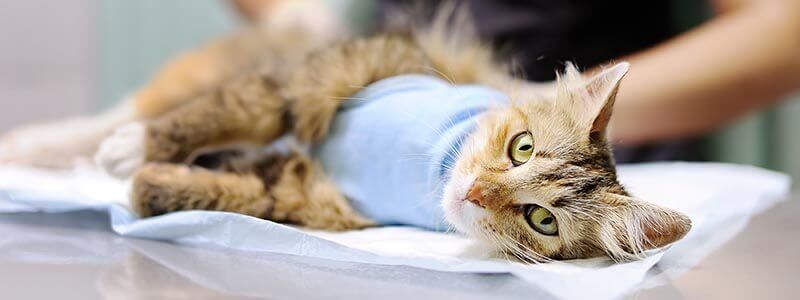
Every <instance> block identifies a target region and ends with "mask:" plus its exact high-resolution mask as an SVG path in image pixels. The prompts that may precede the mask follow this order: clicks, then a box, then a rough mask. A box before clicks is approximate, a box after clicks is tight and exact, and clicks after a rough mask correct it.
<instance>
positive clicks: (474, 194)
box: [465, 182, 486, 207]
mask: <svg viewBox="0 0 800 300" xmlns="http://www.w3.org/2000/svg"><path fill="white" fill-rule="evenodd" d="M481 186H482V185H481V184H480V182H475V183H473V184H472V187H471V188H470V189H469V192H467V196H466V198H465V199H466V200H467V201H469V202H472V203H473V204H475V205H477V206H480V207H486V206H485V205H484V204H485V203H486V199H485V198H483V192H482V191H481Z"/></svg>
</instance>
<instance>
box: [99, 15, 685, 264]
mask: <svg viewBox="0 0 800 300" xmlns="http://www.w3.org/2000/svg"><path fill="white" fill-rule="evenodd" d="M452 28H453V27H449V26H447V18H443V17H440V18H438V19H437V21H435V22H433V25H432V26H430V27H429V28H428V29H427V30H422V31H418V32H415V33H414V34H410V35H398V34H379V35H376V36H373V37H370V38H359V39H352V40H345V41H341V42H336V43H333V44H316V43H314V42H309V41H302V42H297V43H296V44H295V45H292V46H291V47H281V46H277V47H276V46H274V43H276V42H277V41H282V40H280V39H274V36H272V37H271V36H269V35H264V34H256V35H254V36H250V38H232V39H229V40H226V41H223V42H220V44H215V45H214V46H211V47H209V48H208V49H206V50H204V51H200V52H198V53H197V54H195V55H199V56H198V57H203V56H204V55H207V56H208V57H209V58H211V61H216V62H220V63H221V62H224V57H227V56H226V55H228V53H231V52H232V53H240V54H241V56H239V58H237V60H241V62H242V63H241V66H242V67H241V68H239V67H235V68H228V67H222V65H225V64H220V65H219V66H216V67H215V66H214V65H215V63H211V64H208V63H205V64H202V65H205V66H207V67H208V68H209V69H208V70H210V71H212V72H209V73H208V75H207V76H199V77H194V76H195V75H185V76H186V77H189V78H194V79H157V80H156V83H154V84H153V85H152V86H151V87H150V88H149V89H145V91H144V92H142V93H140V94H138V95H137V100H136V105H137V107H138V108H137V112H139V114H140V115H141V116H147V117H151V119H145V120H143V121H140V122H136V123H133V124H129V125H126V126H124V127H122V128H120V129H118V130H117V132H116V133H115V134H113V135H112V136H111V137H109V138H108V139H106V140H105V141H104V142H103V145H102V146H101V147H100V149H99V151H98V154H97V161H98V163H100V164H101V165H103V166H104V167H105V168H106V169H107V170H108V171H109V172H110V173H112V174H115V175H118V176H127V175H130V174H134V175H133V176H134V188H133V194H132V198H131V201H132V207H133V208H134V209H135V210H136V211H137V213H139V214H140V215H142V216H143V217H146V216H153V215H158V214H163V213H168V212H172V211H179V210H188V209H207V210H223V211H232V212H239V213H243V214H248V215H252V216H256V217H260V218H266V219H270V220H274V221H279V222H287V223H293V224H298V225H301V226H306V227H310V228H317V229H326V230H347V229H355V228H363V227H366V226H371V225H374V224H373V222H372V221H370V220H368V219H366V218H364V217H362V216H360V215H359V214H358V212H356V211H355V210H354V209H353V208H351V207H350V205H349V204H348V202H347V199H346V198H345V197H344V196H343V195H342V194H341V193H340V192H339V191H338V189H337V188H336V186H335V185H333V184H332V183H331V181H330V180H328V179H327V178H326V177H325V175H324V173H323V171H322V170H321V168H319V167H318V166H316V165H315V164H314V163H313V162H312V160H311V159H310V158H308V157H306V156H305V155H303V154H301V153H298V152H295V153H290V154H277V153H273V154H269V155H262V156H257V157H255V158H248V157H238V158H234V159H232V160H227V161H225V163H224V164H223V165H222V166H220V167H218V168H217V170H215V171H210V170H206V169H201V168H192V167H188V166H186V165H185V163H186V162H188V161H189V160H190V159H191V158H192V157H193V155H194V154H196V153H197V152H198V151H200V150H203V149H209V148H217V147H221V146H225V145H228V144H234V143H241V142H251V143H255V144H258V145H262V144H268V143H270V142H272V141H274V140H275V139H277V138H278V137H280V136H282V135H284V134H287V133H291V134H293V135H294V136H295V137H296V138H297V139H298V140H299V141H301V142H303V143H314V142H316V141H319V140H321V139H324V138H325V136H326V133H327V131H328V126H329V125H330V123H331V120H332V119H333V118H334V117H335V113H336V110H337V107H338V105H339V104H340V103H341V102H342V101H344V100H345V99H348V97H350V96H352V95H353V94H355V93H356V92H358V91H359V90H361V89H362V88H363V87H365V86H367V85H369V84H371V83H373V82H375V81H378V80H380V79H383V78H387V77H392V76H395V75H400V74H408V73H426V74H431V75H436V76H441V77H443V78H445V79H446V80H448V81H451V82H452V83H453V84H459V83H476V84H481V85H485V86H489V87H493V88H495V89H498V90H500V91H503V92H505V93H507V94H509V95H510V96H511V97H512V98H514V99H515V103H514V104H513V105H512V106H511V107H509V108H505V109H498V110H496V111H492V112H490V113H487V116H486V118H485V119H483V120H482V122H481V124H480V125H479V127H478V129H477V130H476V132H475V133H474V134H472V135H471V136H470V138H469V140H468V144H467V146H466V147H464V149H462V151H461V153H460V157H459V158H458V160H457V161H456V165H455V166H454V168H453V170H452V173H453V175H452V179H451V180H450V182H448V183H447V187H446V189H445V195H444V199H443V205H444V208H445V210H446V212H447V215H448V219H449V220H450V221H451V222H452V223H453V225H455V227H456V228H457V229H459V230H460V231H463V232H465V233H467V234H470V235H472V236H474V237H476V238H479V239H484V240H486V241H488V242H490V243H492V244H493V245H495V246H497V248H498V250H501V251H502V252H504V253H507V254H511V255H512V256H514V257H516V258H519V259H522V260H525V261H546V260H549V259H570V258H585V257H594V256H600V255H608V256H610V257H612V258H615V259H629V258H635V257H638V256H639V255H640V254H641V253H642V252H643V251H644V250H647V249H651V248H655V247H661V246H664V245H667V244H669V243H672V242H674V241H676V240H678V239H680V238H681V237H683V235H685V234H686V232H687V231H688V230H689V227H690V222H689V220H688V218H686V217H685V216H684V215H682V214H680V213H678V212H675V211H672V210H669V209H665V208H661V207H657V206H655V205H652V204H647V203H646V202H642V201H639V200H636V199H634V198H632V197H631V196H630V195H629V194H628V193H627V192H626V191H625V189H624V188H623V187H622V186H621V185H620V184H619V183H618V182H617V179H616V172H615V169H614V163H613V160H612V158H611V154H610V150H609V147H608V143H607V139H606V136H605V131H606V127H607V124H608V120H609V117H610V115H611V108H612V106H613V102H614V96H615V94H616V89H617V87H618V84H619V80H620V79H621V78H622V76H623V75H624V73H625V71H626V70H627V66H625V65H622V66H617V67H615V68H612V69H610V70H609V71H606V72H604V73H602V74H600V75H598V76H596V77H593V78H583V77H581V76H580V74H578V73H577V71H576V70H575V69H574V68H570V70H569V71H568V73H567V74H565V75H564V76H562V78H561V79H560V80H559V81H558V82H557V83H556V84H555V85H553V86H552V87H551V88H545V87H542V86H538V85H532V84H525V83H521V82H520V81H517V80H515V79H513V78H511V77H510V76H507V75H506V74H507V72H506V70H504V68H502V67H501V66H500V65H498V64H496V63H495V62H494V61H493V58H492V52H491V51H490V49H488V48H487V47H485V46H484V45H482V44H481V43H479V42H477V41H475V40H474V39H472V38H471V37H470V35H469V34H468V33H464V32H459V31H453V30H451V29H452ZM456 28H458V27H456ZM461 28H463V27H461ZM253 37H255V38H253ZM253 40H255V41H253ZM237 45H244V46H243V47H242V48H238V46H237ZM287 48H288V49H294V50H291V51H286V49H287ZM215 49H227V50H215ZM242 49H256V50H253V51H251V52H247V51H243V50H242ZM271 49H272V50H271ZM274 49H282V50H274ZM215 51H219V52H215ZM248 51H249V50H248ZM215 53H216V54H215ZM219 53H224V54H225V55H222V54H219ZM192 59H200V60H202V58H193V56H192V55H190V56H187V57H184V58H182V60H184V61H191V60H192ZM276 61H277V62H280V64H276ZM176 64H177V65H173V66H171V67H169V68H168V69H171V71H166V72H164V73H162V74H184V73H185V74H194V73H195V72H193V70H196V69H197V68H196V67H195V66H194V64H192V63H186V65H182V62H181V60H179V61H178V63H176ZM209 65H210V66H209ZM238 65H240V64H238V63H237V64H235V66H238ZM244 66H248V67H244ZM253 66H255V67H253ZM215 70H220V72H219V73H216V72H213V71H215ZM162 76H167V77H170V76H174V77H175V78H181V76H182V75H169V76H168V75H162ZM172 84H176V85H180V84H186V85H185V86H184V87H182V88H179V89H178V90H177V92H174V93H172V94H171V95H173V97H172V98H169V97H167V98H164V99H160V100H153V99H156V98H158V96H154V95H162V96H161V97H162V98H163V95H167V94H170V93H163V92H161V93H159V92H148V90H151V91H157V90H158V89H159V88H158V87H159V86H162V89H171V88H173V87H172ZM206 90H208V91H210V92H205V93H204V91H206ZM196 94H203V95H202V96H193V95H196ZM432 101H435V100H432ZM182 103H185V104H182ZM521 131H523V132H524V131H529V132H531V134H532V135H533V136H534V140H535V155H534V156H535V158H534V159H532V160H531V161H530V162H529V163H527V164H524V165H521V166H519V167H511V166H510V162H509V160H508V159H507V157H506V151H507V150H506V149H507V144H508V143H509V139H511V138H512V137H513V136H514V135H515V134H516V133H518V132H521ZM473 190H475V191H477V192H476V193H477V195H478V196H475V197H478V198H480V200H475V199H470V201H465V199H467V198H469V197H468V195H467V194H472V193H473ZM473 198H474V197H473ZM473 200H475V201H473ZM471 201H472V202H471ZM473 203H479V204H478V205H475V204H473ZM525 204H536V205H539V206H542V207H546V208H548V209H549V210H550V211H552V212H553V214H554V215H555V216H556V217H557V219H558V220H559V224H561V226H560V227H559V229H560V234H559V235H558V236H543V235H539V234H537V233H536V232H534V231H533V230H531V228H530V227H529V226H528V225H527V224H526V223H525V221H524V217H521V213H520V209H519V207H520V206H521V205H525Z"/></svg>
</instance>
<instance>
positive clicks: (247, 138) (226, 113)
mask: <svg viewBox="0 0 800 300" xmlns="http://www.w3.org/2000/svg"><path fill="white" fill-rule="evenodd" d="M285 110H286V104H285V101H284V100H283V99H282V98H281V97H280V96H279V95H278V92H277V88H276V86H275V85H274V83H272V81H271V80H269V79H267V78H263V77H261V76H258V75H253V76H249V77H246V78H243V79H240V80H238V81H235V82H233V83H230V84H228V85H226V86H225V87H223V88H222V89H221V90H219V91H217V92H215V93H212V94H209V95H206V96H204V97H201V98H199V99H197V100H194V101H192V102H190V103H188V104H186V105H184V106H182V107H179V108H177V109H175V110H173V111H171V112H169V113H167V114H166V115H163V116H161V117H159V118H157V119H154V120H151V121H148V122H137V123H132V124H128V125H125V126H123V127H121V128H119V129H118V130H117V131H116V132H115V133H114V135H113V136H111V137H109V138H107V139H106V140H105V141H103V143H102V145H101V146H100V149H99V151H98V152H97V155H96V156H95V161H96V162H97V163H98V164H99V165H101V166H102V167H103V168H104V169H105V170H106V171H108V172H109V173H110V174H111V175H114V176H116V177H121V178H124V177H128V176H130V175H131V174H132V173H133V172H135V171H136V170H137V169H138V168H139V167H141V166H142V164H144V163H146V162H170V163H183V162H185V161H186V160H187V159H188V158H189V157H190V156H191V155H192V154H194V153H195V152H196V151H197V150H199V149H204V148H209V147H219V146H223V145H226V144H233V143H241V142H252V143H256V144H263V143H268V142H270V141H272V140H274V139H275V138H277V137H279V136H280V135H281V134H283V133H284V132H285V131H286V130H287V124H286V121H285Z"/></svg>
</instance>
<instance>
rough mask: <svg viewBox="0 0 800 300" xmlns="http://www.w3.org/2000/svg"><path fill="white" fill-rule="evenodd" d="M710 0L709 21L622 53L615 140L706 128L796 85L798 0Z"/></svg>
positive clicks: (799, 69) (799, 78)
mask: <svg viewBox="0 0 800 300" xmlns="http://www.w3.org/2000/svg"><path fill="white" fill-rule="evenodd" d="M715 4H716V6H717V7H718V8H719V10H720V13H721V15H720V16H718V17H716V18H715V19H713V20H711V21H709V22H708V23H706V24H704V25H702V26H700V27H699V28H697V29H695V30H692V31H690V32H688V33H686V34H683V35H681V36H678V37H676V38H674V39H673V40H670V41H667V42H665V43H663V44H660V45H658V46H656V47H654V48H651V49H649V50H645V51H643V52H640V53H636V54H634V55H631V56H630V57H626V58H623V59H625V60H628V61H629V62H630V63H631V65H632V68H631V71H630V73H628V75H627V76H626V80H625V81H624V82H623V84H622V86H621V87H620V90H619V94H618V96H617V100H616V101H617V103H616V107H615V111H614V114H615V116H614V120H613V123H612V127H611V130H612V137H613V140H614V141H615V142H616V143H618V144H622V145H635V144H641V143H646V142H652V141H657V140H663V139H670V138H680V137H686V136H693V135H698V134H702V133H707V132H709V131H711V130H714V129H716V128H719V127H720V126H723V125H725V124H727V123H729V122H731V121H733V120H735V119H737V118H739V117H741V116H743V115H745V114H747V113H749V112H752V111H754V110H757V109H760V108H763V107H765V106H768V105H771V104H774V103H776V102H777V101H779V100H780V99H781V97H782V96H785V95H786V94H787V93H789V92H791V91H792V90H794V89H796V88H798V87H800V51H798V50H800V2H798V1H793V0H768V1H747V0H727V1H716V3H715Z"/></svg>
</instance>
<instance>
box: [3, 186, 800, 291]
mask: <svg viewBox="0 0 800 300" xmlns="http://www.w3.org/2000/svg"><path fill="white" fill-rule="evenodd" d="M798 216H800V193H793V196H792V197H791V199H789V200H788V201H786V202H783V203H780V204H778V205H777V206H775V207H773V208H772V209H770V210H768V211H766V212H764V213H762V214H761V215H759V216H756V217H755V218H754V219H753V220H752V222H751V223H750V224H749V225H748V226H747V227H746V228H745V229H744V231H743V232H741V233H740V234H738V235H737V236H736V237H735V238H734V239H733V240H731V241H730V242H728V243H727V244H725V245H724V246H722V247H721V248H720V249H718V250H717V251H715V252H713V253H712V254H710V255H709V256H708V257H706V258H705V259H704V260H702V261H701V262H700V264H698V265H697V266H696V267H694V268H693V269H692V270H690V271H688V272H687V273H684V274H682V275H680V276H679V277H677V278H675V279H672V280H671V281H670V282H668V283H666V284H664V285H661V286H657V287H654V288H649V289H645V290H641V291H638V292H635V293H634V294H632V295H631V297H632V298H636V299H675V298H691V299H695V298H696V299H757V298H758V299H785V298H795V297H797V295H800V280H799V279H798V276H797V275H798V272H797V270H798V267H800V262H798V261H800V259H797V257H796V256H797V255H798V254H800V242H799V241H798V240H797V233H798V232H800V231H798V229H800V218H798ZM107 218H108V217H107V216H106V215H104V214H101V213H96V212H75V213H68V214H59V215H44V214H12V215H0V297H2V298H4V299H108V298H111V299H117V298H121V299H152V298H184V299H217V298H258V297H266V298H274V299H286V298H290V299H309V298H313V299H348V298H353V297H355V298H357V299H362V298H381V299H418V298H422V299H427V298H439V299H480V298H489V297H491V298H520V299H522V298H525V299H542V298H548V297H547V296H548V295H545V294H542V293H541V292H540V291H539V290H538V289H536V287H535V286H533V285H530V284H527V283H525V282H523V281H521V280H519V279H517V278H515V277H513V276H510V275H502V274H500V275H475V274H452V273H443V272H436V271H429V270H423V269H417V268H411V267H397V266H374V265H364V264H353V263H343V262H333V261H325V260H318V259H308V258H301V257H294V256H286V255H276V254H252V253H242V252H238V253H237V252H232V251H229V250H219V249H216V250H214V249H199V248H191V247H184V246H179V245H175V244H170V243H165V242H158V241H149V240H139V239H132V238H122V237H120V236H117V235H115V234H114V233H113V232H111V230H110V228H109V224H108V220H107ZM186 270H192V271H191V272H186ZM197 274H203V275H202V276H198V275H197Z"/></svg>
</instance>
